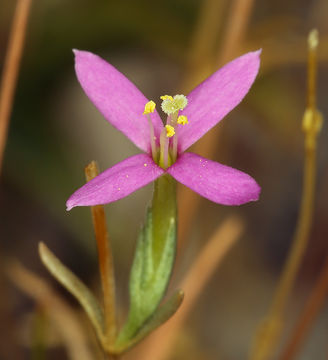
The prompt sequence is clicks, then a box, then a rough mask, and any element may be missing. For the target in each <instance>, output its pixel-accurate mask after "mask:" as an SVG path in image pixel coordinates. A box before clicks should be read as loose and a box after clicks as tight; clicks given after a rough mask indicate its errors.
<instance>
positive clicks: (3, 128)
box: [0, 0, 32, 172]
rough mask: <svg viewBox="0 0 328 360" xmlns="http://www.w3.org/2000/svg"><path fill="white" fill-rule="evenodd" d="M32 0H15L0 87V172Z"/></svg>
mask: <svg viewBox="0 0 328 360" xmlns="http://www.w3.org/2000/svg"><path fill="white" fill-rule="evenodd" d="M31 3H32V0H17V4H16V10H15V14H14V19H13V23H12V27H11V31H10V38H9V43H8V50H7V53H6V57H5V63H4V67H3V74H2V81H1V88H0V172H1V169H2V162H3V155H4V150H5V146H6V140H7V134H8V127H9V120H10V115H11V109H12V105H13V98H14V93H15V89H16V83H17V76H18V70H19V64H20V60H21V57H22V52H23V45H24V39H25V34H26V25H27V20H28V16H29V13H30V7H31Z"/></svg>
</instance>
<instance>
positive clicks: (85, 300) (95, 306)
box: [39, 242, 105, 343]
mask: <svg viewBox="0 0 328 360" xmlns="http://www.w3.org/2000/svg"><path fill="white" fill-rule="evenodd" d="M39 254H40V257H41V260H42V262H43V264H44V265H45V267H46V268H47V269H48V270H49V271H50V273H51V274H52V275H53V276H54V277H55V278H56V279H57V280H58V281H59V282H60V283H61V284H62V285H63V286H64V287H65V288H66V290H68V291H69V292H70V293H71V294H72V295H73V296H74V297H75V298H76V299H77V301H78V302H79V303H80V304H81V306H82V307H83V309H84V310H85V312H86V313H87V315H88V317H89V319H90V321H91V323H92V325H93V327H94V329H95V331H96V334H97V336H98V338H99V340H100V342H101V343H103V341H104V328H105V323H104V315H103V311H102V309H101V307H100V305H99V303H98V301H97V299H96V298H95V297H94V295H93V294H92V293H91V291H90V290H89V289H88V288H87V287H86V285H84V283H83V282H82V281H81V280H80V279H79V278H78V277H77V276H76V275H74V274H73V273H72V272H71V270H69V269H68V268H67V267H66V266H65V265H64V264H63V263H62V262H61V261H60V260H59V259H58V258H57V257H56V256H55V255H54V254H53V253H52V252H51V251H50V250H49V248H48V247H47V246H46V245H45V244H44V243H42V242H40V243H39Z"/></svg>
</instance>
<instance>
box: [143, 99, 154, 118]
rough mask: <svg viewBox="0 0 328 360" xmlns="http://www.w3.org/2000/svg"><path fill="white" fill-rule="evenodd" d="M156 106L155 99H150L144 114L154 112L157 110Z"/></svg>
mask: <svg viewBox="0 0 328 360" xmlns="http://www.w3.org/2000/svg"><path fill="white" fill-rule="evenodd" d="M155 107H156V104H155V103H154V101H153V100H150V101H148V102H147V104H146V105H145V110H144V112H143V114H144V115H147V114H150V113H153V112H154V111H155Z"/></svg>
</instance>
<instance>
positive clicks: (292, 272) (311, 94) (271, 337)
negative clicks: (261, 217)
mask: <svg viewBox="0 0 328 360" xmlns="http://www.w3.org/2000/svg"><path fill="white" fill-rule="evenodd" d="M315 31H316V30H313V31H312V32H311V33H310V36H309V61H308V105H307V109H306V111H305V114H304V117H303V124H302V126H303V131H304V132H305V144H304V145H305V159H304V184H303V191H302V202H301V207H300V214H299V219H298V223H297V226H296V230H295V234H294V239H293V242H292V246H291V249H290V251H289V254H288V258H287V261H286V264H285V268H284V269H283V273H282V275H281V277H280V280H279V283H278V286H277V290H276V293H275V295H274V298H273V302H272V305H271V309H270V311H269V314H268V316H267V320H266V322H265V324H264V326H263V327H262V328H261V329H260V331H259V333H258V334H257V336H256V339H255V344H254V345H255V346H254V348H253V352H252V354H251V356H250V358H251V359H253V360H265V359H267V358H268V357H269V355H272V352H273V350H274V347H275V345H276V344H277V342H278V341H279V337H280V333H281V331H282V327H283V326H282V325H283V319H284V315H285V309H286V305H287V301H288V299H289V296H290V293H291V291H292V289H293V285H294V283H295V279H296V275H297V273H298V270H299V268H300V264H301V262H302V259H303V256H304V253H305V249H306V246H307V242H308V238H309V232H310V229H311V224H312V216H313V204H314V191H315V175H316V163H315V158H316V139H317V135H318V132H319V131H320V127H321V126H320V124H321V121H322V119H321V115H320V113H319V112H318V111H317V109H316V108H315V84H316V49H317V43H318V41H317V38H316V42H315V46H313V44H314V42H313V41H311V39H313V36H314V37H315V36H317V33H314V32H315ZM313 34H316V35H313Z"/></svg>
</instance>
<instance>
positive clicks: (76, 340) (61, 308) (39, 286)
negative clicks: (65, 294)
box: [6, 262, 93, 360]
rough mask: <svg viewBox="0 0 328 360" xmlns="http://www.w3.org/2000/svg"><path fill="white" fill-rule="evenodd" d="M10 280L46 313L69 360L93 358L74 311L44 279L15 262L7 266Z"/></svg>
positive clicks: (88, 359)
mask: <svg viewBox="0 0 328 360" xmlns="http://www.w3.org/2000/svg"><path fill="white" fill-rule="evenodd" d="M6 270H7V275H8V277H9V278H10V280H11V281H12V282H13V283H14V284H15V285H16V286H17V287H18V288H19V289H20V290H21V291H23V292H24V293H25V294H26V295H28V296H30V297H31V298H32V299H34V300H35V301H37V302H38V303H39V304H40V305H41V306H42V308H43V309H45V311H46V312H47V316H48V318H49V319H50V320H51V322H52V323H53V324H54V325H55V327H56V328H57V329H58V333H59V334H60V336H61V338H62V341H63V343H64V344H65V346H66V349H67V353H68V355H69V359H71V360H92V359H93V357H92V355H91V353H90V350H89V348H88V346H87V342H88V340H87V336H86V334H85V333H84V332H83V331H82V328H83V326H82V325H81V323H80V320H79V318H78V317H77V316H76V314H75V311H74V310H73V309H72V308H71V307H70V306H69V305H68V304H67V303H66V302H64V301H63V300H62V299H61V298H60V297H59V295H58V294H56V293H55V291H54V290H53V289H52V288H51V287H50V286H49V285H48V284H47V283H46V281H45V280H44V279H42V278H41V277H39V276H38V275H36V274H34V273H33V272H31V271H30V270H28V269H27V268H25V267H24V266H23V265H21V264H20V263H18V262H11V263H9V264H8V265H7V268H6Z"/></svg>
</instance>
